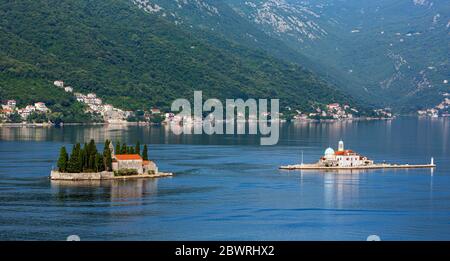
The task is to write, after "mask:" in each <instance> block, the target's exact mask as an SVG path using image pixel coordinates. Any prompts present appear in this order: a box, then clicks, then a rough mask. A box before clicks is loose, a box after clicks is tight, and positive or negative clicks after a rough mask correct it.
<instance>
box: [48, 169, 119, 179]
mask: <svg viewBox="0 0 450 261" xmlns="http://www.w3.org/2000/svg"><path fill="white" fill-rule="evenodd" d="M113 178H114V173H113V172H106V171H105V172H94V173H61V172H59V171H52V172H51V173H50V179H52V180H102V179H113Z"/></svg>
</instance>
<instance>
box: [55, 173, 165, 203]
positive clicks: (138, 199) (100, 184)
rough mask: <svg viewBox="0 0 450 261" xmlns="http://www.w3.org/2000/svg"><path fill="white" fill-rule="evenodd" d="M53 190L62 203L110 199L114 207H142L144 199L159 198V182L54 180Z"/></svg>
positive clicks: (146, 180) (141, 180)
mask: <svg viewBox="0 0 450 261" xmlns="http://www.w3.org/2000/svg"><path fill="white" fill-rule="evenodd" d="M51 188H52V192H53V194H54V196H55V198H56V199H57V200H58V201H61V202H71V201H104V200H105V199H109V200H110V202H111V203H112V205H115V204H119V203H120V205H141V204H142V203H143V199H145V198H148V197H153V196H157V194H158V180H157V179H136V180H103V181H99V180H94V181H61V180H52V181H51Z"/></svg>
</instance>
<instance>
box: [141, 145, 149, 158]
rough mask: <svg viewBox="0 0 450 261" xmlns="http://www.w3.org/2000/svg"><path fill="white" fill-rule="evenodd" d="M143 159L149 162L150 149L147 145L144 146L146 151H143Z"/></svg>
mask: <svg viewBox="0 0 450 261" xmlns="http://www.w3.org/2000/svg"><path fill="white" fill-rule="evenodd" d="M142 159H143V160H148V148H147V144H145V145H144V150H143V151H142Z"/></svg>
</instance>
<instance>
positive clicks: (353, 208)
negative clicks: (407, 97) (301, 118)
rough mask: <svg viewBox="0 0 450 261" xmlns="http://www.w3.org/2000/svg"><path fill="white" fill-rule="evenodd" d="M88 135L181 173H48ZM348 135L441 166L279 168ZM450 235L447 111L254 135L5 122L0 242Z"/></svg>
mask: <svg viewBox="0 0 450 261" xmlns="http://www.w3.org/2000/svg"><path fill="white" fill-rule="evenodd" d="M91 138H94V139H96V140H97V141H99V142H100V141H101V143H103V141H104V140H105V139H111V140H113V141H115V140H117V139H120V140H121V141H126V142H128V143H130V144H132V143H135V142H136V141H137V140H140V141H141V143H148V144H150V146H149V155H150V157H151V158H152V159H153V160H155V161H156V162H157V164H158V165H159V167H160V169H161V170H163V171H169V172H174V173H175V174H176V175H175V176H174V177H173V178H164V179H158V180H138V181H108V182H90V183H89V182H87V183H70V182H69V183H68V182H51V181H50V180H49V179H48V175H49V172H50V170H51V168H52V167H53V166H54V165H55V160H56V158H57V156H58V152H59V148H60V147H61V146H62V145H66V146H68V147H69V148H70V147H71V146H72V144H73V143H75V142H80V141H82V142H84V141H86V140H89V139H91ZM340 139H343V140H344V141H345V145H346V147H347V148H349V149H353V150H355V151H357V152H360V153H361V154H364V155H366V156H368V157H369V158H372V159H374V160H376V161H378V162H381V161H386V162H395V163H411V164H414V163H428V162H429V161H430V158H431V157H434V159H435V162H436V164H437V165H438V167H437V169H436V170H434V171H432V170H430V169H417V170H371V171H360V172H355V171H353V172H349V171H347V172H340V173H335V172H317V171H306V172H305V171H303V172H300V171H280V170H278V166H280V165H285V164H293V163H299V162H300V160H301V154H302V151H303V155H304V161H305V162H314V161H316V160H317V159H318V158H319V157H320V156H321V155H322V154H323V151H324V150H325V148H327V147H329V146H332V147H337V143H338V141H339V140H340ZM73 234H75V235H78V236H80V238H81V239H82V240H365V239H366V238H367V236H369V235H379V236H380V237H381V239H382V240H450V119H417V118H399V119H397V120H393V121H365V122H353V123H350V122H347V123H339V122H336V123H297V124H294V123H291V124H284V125H283V126H282V127H281V137H280V142H279V144H278V145H276V146H270V147H267V146H259V137H256V136H175V135H173V134H171V133H170V132H169V131H168V130H167V129H165V128H164V127H136V126H135V127H103V126H96V127H95V126H88V127H86V126H84V127H83V126H71V127H64V128H0V240H65V239H66V237H67V236H69V235H73Z"/></svg>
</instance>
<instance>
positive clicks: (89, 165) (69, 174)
mask: <svg viewBox="0 0 450 261" xmlns="http://www.w3.org/2000/svg"><path fill="white" fill-rule="evenodd" d="M172 175H173V174H172V173H164V172H160V171H159V169H158V167H157V165H156V163H155V162H153V161H151V160H149V159H148V147H147V145H144V147H143V149H141V145H140V143H139V142H137V143H136V145H135V146H128V145H126V144H125V143H123V144H122V145H121V143H120V142H116V146H114V145H113V143H112V142H111V141H109V140H106V141H105V144H104V147H103V151H102V152H99V151H98V150H97V145H96V143H95V141H94V140H91V141H90V142H89V143H85V144H84V146H83V147H82V146H81V145H80V144H79V143H78V144H75V145H74V146H73V148H72V151H71V153H70V155H69V153H68V152H67V150H66V148H65V147H64V146H63V147H62V148H61V150H60V154H59V158H58V162H57V168H56V169H54V170H52V171H51V174H50V179H52V180H106V179H116V178H158V177H168V176H172Z"/></svg>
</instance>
